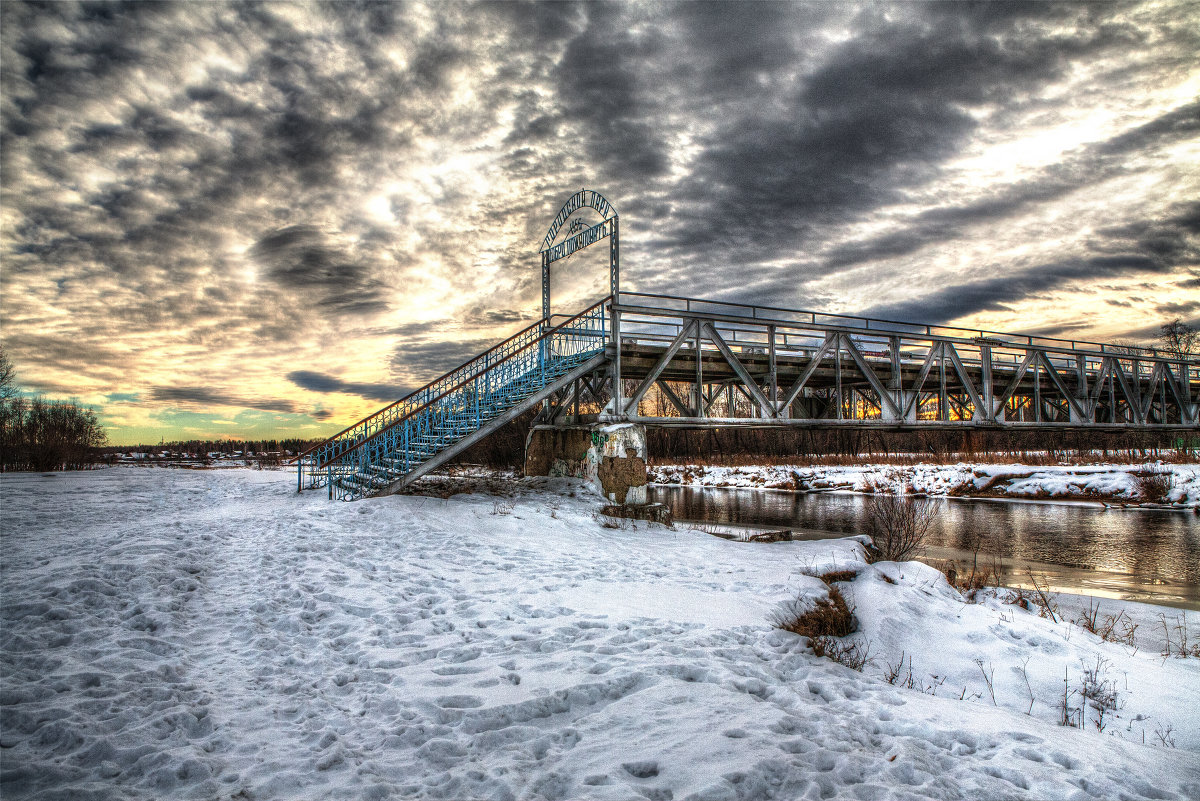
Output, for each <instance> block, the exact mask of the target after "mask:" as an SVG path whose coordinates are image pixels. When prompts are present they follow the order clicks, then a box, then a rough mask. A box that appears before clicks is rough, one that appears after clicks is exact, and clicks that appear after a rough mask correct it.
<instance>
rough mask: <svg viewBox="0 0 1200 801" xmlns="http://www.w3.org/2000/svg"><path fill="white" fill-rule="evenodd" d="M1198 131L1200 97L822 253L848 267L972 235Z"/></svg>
mask: <svg viewBox="0 0 1200 801" xmlns="http://www.w3.org/2000/svg"><path fill="white" fill-rule="evenodd" d="M1198 135H1200V102H1193V103H1188V104H1185V105H1183V106H1180V107H1179V108H1177V109H1173V110H1172V111H1170V112H1168V113H1167V114H1164V115H1163V116H1161V117H1159V118H1157V119H1155V120H1153V121H1151V122H1149V123H1146V124H1145V125H1141V126H1138V127H1137V128H1135V129H1134V130H1132V131H1129V132H1126V133H1124V134H1121V135H1119V136H1116V137H1113V138H1112V139H1110V140H1108V141H1105V142H1103V143H1100V144H1098V145H1092V146H1089V147H1086V148H1083V149H1081V151H1080V152H1078V153H1075V154H1073V155H1070V156H1068V157H1067V158H1066V159H1064V160H1063V161H1062V162H1061V163H1059V164H1056V165H1054V166H1053V167H1048V168H1046V169H1044V170H1042V171H1041V174H1040V175H1038V176H1037V177H1036V178H1033V179H1030V180H1027V181H1023V182H1020V183H1018V184H1015V185H1013V186H1009V187H1005V188H1004V189H1003V190H1002V191H1001V192H999V193H996V194H994V195H991V196H989V197H986V198H981V199H979V200H974V201H971V202H967V203H959V204H957V205H948V206H939V207H937V208H933V209H929V210H927V211H924V212H921V213H920V214H918V215H916V216H915V217H914V218H913V219H912V221H911V222H910V223H908V224H907V225H905V226H904V227H903V228H901V229H900V230H898V231H895V232H892V233H889V234H885V235H883V236H879V237H875V238H873V239H870V240H866V241H857V242H852V243H849V244H846V245H840V246H838V247H836V248H833V249H831V250H830V251H827V252H826V253H825V254H824V258H823V263H824V264H825V265H826V266H828V267H833V268H837V267H846V266H850V265H856V264H862V263H864V262H871V261H876V260H880V259H887V258H894V257H897V256H903V255H907V254H910V253H914V252H916V251H918V250H920V249H921V248H923V247H926V246H928V245H931V244H935V243H936V244H940V243H944V242H946V241H948V240H951V239H957V238H964V237H969V236H971V235H972V229H971V228H970V227H969V226H971V225H974V224H978V223H996V222H1003V221H1004V220H1006V219H1008V218H1011V217H1013V216H1014V215H1017V214H1019V213H1022V212H1024V211H1027V210H1028V209H1029V208H1030V207H1031V206H1036V205H1038V204H1045V203H1049V202H1051V201H1053V200H1055V199H1058V198H1061V197H1063V196H1064V195H1066V194H1068V193H1070V192H1074V191H1076V190H1079V189H1081V188H1083V187H1086V186H1088V185H1089V184H1096V183H1099V182H1101V181H1103V180H1106V179H1108V178H1111V177H1113V176H1114V175H1117V174H1119V173H1121V172H1125V171H1126V170H1127V169H1128V167H1127V164H1126V161H1125V159H1126V157H1128V156H1129V155H1130V154H1131V153H1138V152H1141V151H1144V150H1146V149H1151V148H1158V147H1162V146H1164V145H1172V144H1177V143H1180V142H1185V141H1188V140H1191V139H1195V138H1196V137H1197V136H1198Z"/></svg>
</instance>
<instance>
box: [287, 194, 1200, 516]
mask: <svg viewBox="0 0 1200 801" xmlns="http://www.w3.org/2000/svg"><path fill="white" fill-rule="evenodd" d="M589 195H590V196H591V197H589ZM581 196H582V199H581ZM572 205H573V206H574V207H573V208H572ZM585 207H586V208H594V209H596V210H597V212H599V213H602V215H603V216H604V219H603V220H602V222H601V223H600V224H598V225H596V226H593V227H592V228H590V229H587V230H584V231H582V232H581V233H574V232H575V231H578V230H579V226H578V225H576V226H572V227H571V228H570V229H568V232H567V236H568V238H567V239H566V240H565V241H563V242H560V243H558V244H554V239H555V237H554V234H555V233H556V231H557V230H558V229H559V228H561V227H564V226H563V223H564V222H565V220H566V219H567V218H568V217H570V216H571V213H573V212H574V211H575V210H577V209H579V208H585ZM610 211H611V207H610V206H609V204H608V203H607V201H605V200H604V199H603V198H602V197H600V196H599V194H598V193H595V192H588V190H582V191H581V192H580V193H577V195H576V196H574V197H573V198H572V200H571V201H568V204H567V205H565V206H564V207H563V211H562V212H560V213H559V217H558V218H556V220H555V225H554V226H552V227H551V233H550V234H548V235H547V238H546V240H545V242H544V243H543V244H544V247H543V251H542V258H543V262H542V267H543V317H542V319H541V320H539V321H538V322H536V323H534V324H533V325H531V326H529V327H528V328H525V329H524V330H522V331H520V332H518V333H517V334H515V335H513V336H512V337H510V338H508V339H506V340H504V341H503V342H501V343H499V344H498V345H496V346H495V347H493V348H491V349H489V350H487V351H485V352H484V353H481V354H480V355H478V356H476V357H475V358H474V359H471V360H470V361H468V362H467V363H465V364H463V365H461V366H460V367H458V368H457V369H455V370H452V371H450V372H448V373H446V374H445V375H443V376H441V377H440V378H438V379H436V380H435V381H432V382H431V383H429V384H427V385H426V386H424V387H422V388H421V389H419V390H417V391H416V392H413V393H412V394H410V395H408V396H407V397H405V398H402V399H401V400H399V401H396V402H395V403H393V404H391V405H390V406H387V407H385V408H383V409H381V410H380V411H378V412H376V413H375V414H373V415H370V416H368V417H366V418H364V419H362V420H360V421H358V422H357V423H355V424H354V425H352V426H350V427H348V428H346V429H344V430H343V431H341V432H339V433H337V434H335V435H334V436H333V437H330V438H329V439H328V440H326V441H325V442H323V443H321V444H319V445H317V446H315V447H313V448H312V449H310V450H308V451H306V452H305V453H303V454H301V456H300V457H298V458H297V460H296V467H297V482H298V488H299V489H310V488H318V487H327V488H328V492H329V495H330V497H332V498H339V499H343V500H353V499H356V498H362V497H366V496H369V495H377V494H384V493H387V492H395V491H398V490H399V489H402V488H403V487H404V486H406V485H407V484H408V483H410V482H412V481H414V480H416V479H417V478H420V477H421V476H423V475H425V474H426V473H428V472H429V471H431V470H433V469H434V468H436V467H437V466H439V465H441V464H443V463H445V462H446V461H448V460H450V459H453V458H454V457H455V456H457V455H458V454H459V453H461V452H462V451H463V450H465V449H466V448H468V447H469V446H470V445H472V444H474V443H475V442H477V441H479V440H480V439H482V438H483V437H486V436H487V435H488V434H490V433H492V432H494V431H496V430H497V429H498V428H500V427H501V426H502V425H504V424H505V423H507V422H509V421H511V420H513V419H515V418H517V417H518V416H520V415H522V414H525V413H526V412H528V411H530V410H533V409H538V413H537V417H536V419H535V422H536V423H540V424H543V425H551V426H565V425H578V424H585V423H611V422H625V421H628V422H634V423H641V424H644V425H647V426H660V427H663V426H674V427H688V428H708V427H726V426H753V427H766V426H788V427H800V428H875V429H890V430H908V431H912V430H921V429H930V428H939V429H955V428H974V429H992V430H1003V429H1043V430H1052V429H1098V430H1131V429H1132V430H1185V431H1197V430H1198V429H1200V425H1198V422H1200V419H1198V418H1200V361H1197V360H1196V359H1183V358H1178V357H1174V356H1171V355H1170V354H1166V353H1164V352H1162V351H1155V350H1150V349H1141V348H1133V347H1128V346H1115V345H1109V344H1103V343H1098V342H1083V341H1079V340H1063V339H1053V338H1048V337H1038V336H1028V335H1018V334H1005V333H998V332H993V331H977V330H970V329H964V328H954V327H948V326H930V325H917V324H910V323H902V322H896V321H889V320H877V319H872V318H867V317H855V316H848V315H836V314H824V313H820V312H808V311H796V310H790V309H782V308H773V307H766V306H747V305H742V304H737V303H726V302H721V301H713V300H703V299H696V298H683V297H675V296H668V295H650V294H644V293H637V292H622V291H620V288H619V281H618V269H617V268H618V255H617V236H618V222H617V217H616V215H615V213H612V216H611V217H610V216H609V213H610ZM572 234H574V235H573V236H572ZM604 237H609V238H610V240H611V247H610V254H611V265H612V282H611V283H612V289H613V293H612V294H611V295H609V296H608V297H606V298H604V299H603V300H601V301H599V302H598V303H596V304H594V305H592V306H590V307H589V308H587V309H584V310H583V311H581V312H579V313H578V314H574V315H571V316H566V315H560V314H551V313H550V298H549V272H548V271H549V264H550V263H551V262H552V261H554V260H555V259H556V258H561V257H563V256H565V255H569V253H570V252H573V251H574V250H575V249H577V247H581V246H586V245H587V244H591V243H593V242H595V241H597V240H598V239H600V238H604ZM581 243H582V244H581ZM555 254H560V255H555Z"/></svg>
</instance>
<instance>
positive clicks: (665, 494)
mask: <svg viewBox="0 0 1200 801" xmlns="http://www.w3.org/2000/svg"><path fill="white" fill-rule="evenodd" d="M650 500H651V501H657V502H660V503H665V504H666V505H667V506H669V507H670V509H671V513H672V514H673V515H674V516H675V519H676V520H683V521H693V522H706V523H728V524H734V525H751V526H767V527H772V528H791V529H796V530H803V531H804V532H805V533H807V534H809V535H810V536H813V537H818V538H819V537H841V536H845V535H847V534H861V533H865V532H866V530H867V529H866V525H865V519H866V517H865V514H866V513H865V510H866V503H867V500H868V498H867V497H866V496H863V495H850V494H840V493H838V494H831V493H809V494H800V493H793V492H780V491H772V490H750V489H715V488H701V487H666V486H659V485H652V486H651V487H650ZM931 502H932V503H935V504H937V505H938V507H939V509H938V512H939V514H938V516H937V520H936V521H935V522H934V525H933V528H932V529H931V530H930V534H929V540H928V543H929V546H930V547H929V550H928V553H927V555H926V560H927V561H929V560H931V559H933V560H936V559H944V558H957V559H960V560H961V559H972V558H973V557H974V555H975V552H976V551H977V550H978V551H979V553H980V557H979V558H980V560H981V562H982V561H983V560H985V559H987V560H989V561H990V559H991V557H990V555H991V554H999V555H1000V556H1001V557H1002V558H1003V559H1004V568H1005V571H1004V572H1005V573H1006V574H1007V575H1011V576H1013V577H1014V578H1013V580H1012V582H1011V583H1014V584H1020V583H1021V581H1020V580H1019V579H1020V577H1021V576H1024V575H1025V573H1026V570H1027V569H1028V568H1032V569H1033V570H1034V571H1035V572H1037V573H1039V574H1041V573H1044V574H1047V575H1048V576H1049V577H1050V579H1051V581H1052V583H1053V584H1054V585H1055V587H1056V588H1057V589H1061V590H1065V591H1069V592H1085V593H1092V594H1096V595H1108V596H1115V597H1123V598H1133V599H1137V600H1148V601H1154V602H1156V603H1171V604H1174V605H1180V606H1187V607H1189V608H1194V609H1200V517H1197V516H1196V515H1194V514H1191V513H1183V512H1178V511H1152V510H1136V511H1133V510H1129V511H1123V510H1117V509H1105V508H1103V507H1100V506H1096V505H1083V504H1065V503H1020V502H1005V501H984V500H976V501H969V500H963V499H957V498H944V499H932V500H931ZM1026 583H1027V582H1026Z"/></svg>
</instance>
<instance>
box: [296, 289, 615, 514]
mask: <svg viewBox="0 0 1200 801" xmlns="http://www.w3.org/2000/svg"><path fill="white" fill-rule="evenodd" d="M611 301H612V299H611V297H610V298H605V299H604V300H601V301H600V302H599V303H596V304H595V305H594V306H591V307H590V308H588V309H586V310H584V311H582V312H580V313H579V314H577V315H575V316H574V317H571V318H569V319H567V320H565V321H564V322H562V323H559V324H557V325H553V321H554V319H555V318H553V317H551V318H545V319H542V320H540V321H538V322H537V323H534V324H533V325H531V326H529V327H528V328H526V329H525V330H523V331H521V332H520V333H518V334H516V335H514V336H512V337H510V338H509V339H506V340H504V341H503V342H501V343H500V344H499V345H496V346H495V347H494V348H491V349H490V350H487V351H485V352H484V353H482V354H480V355H479V356H476V357H475V358H474V359H471V360H470V361H469V362H467V363H466V364H464V365H462V366H461V367H459V368H458V369H456V370H452V371H450V372H449V373H446V374H445V375H444V376H442V377H441V378H438V379H437V380H435V381H433V382H431V383H429V384H427V385H426V386H424V387H422V388H421V389H418V390H417V391H416V392H413V393H412V394H410V395H408V396H407V397H405V398H402V399H401V400H398V401H396V402H395V403H393V404H391V405H390V406H387V407H385V408H383V409H380V410H379V411H378V412H376V413H375V414H372V415H370V416H369V417H366V418H363V419H362V420H360V421H358V422H357V423H355V424H354V425H352V426H350V427H349V428H346V429H345V430H343V431H340V432H338V433H337V434H335V435H334V436H332V437H330V438H329V439H327V440H325V441H324V442H322V443H320V444H319V445H316V446H314V447H312V448H310V449H309V450H307V451H305V452H304V453H302V454H300V456H298V457H297V458H296V460H295V464H296V481H297V489H315V488H317V487H323V486H324V487H328V488H329V497H330V498H337V499H339V500H346V501H352V500H357V499H359V498H365V497H369V496H372V495H379V494H384V493H386V492H388V491H395V490H397V489H400V488H401V487H403V486H405V485H406V484H408V483H409V482H411V481H414V480H415V479H417V478H419V477H420V476H422V475H424V474H425V473H427V472H429V471H430V470H432V469H433V468H435V467H436V466H437V465H439V464H442V463H443V462H445V461H446V460H448V459H450V458H452V457H453V456H455V455H456V454H458V453H459V452H461V451H462V450H464V449H465V448H467V447H468V446H470V445H471V444H472V443H474V442H476V441H478V440H480V439H482V438H483V437H485V436H487V435H488V434H490V433H492V432H493V431H495V430H496V429H497V428H499V427H500V426H501V425H503V424H504V423H506V422H508V421H509V420H511V419H513V418H515V417H516V416H518V415H519V414H521V413H522V412H524V411H526V410H527V409H530V408H532V407H533V406H535V405H536V404H537V403H539V402H540V401H541V400H543V399H544V398H546V397H548V396H549V395H551V394H552V393H553V392H556V391H557V390H558V389H560V388H562V387H563V386H564V385H566V384H567V383H569V382H570V381H571V380H573V379H574V378H575V377H577V376H579V375H582V374H586V373H588V372H590V371H592V370H594V369H596V368H597V367H598V366H600V365H601V364H602V363H603V362H604V361H605V359H606V356H605V345H606V343H607V342H608V340H609V338H610V337H609V333H608V332H609V330H610V327H609V326H608V325H607V324H606V307H607V306H608V305H609V304H611Z"/></svg>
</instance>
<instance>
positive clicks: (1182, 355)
mask: <svg viewBox="0 0 1200 801" xmlns="http://www.w3.org/2000/svg"><path fill="white" fill-rule="evenodd" d="M1158 340H1159V342H1161V343H1162V349H1163V350H1165V351H1166V352H1167V353H1169V354H1171V355H1172V356H1174V357H1175V358H1176V359H1190V358H1192V356H1194V355H1195V354H1196V351H1197V350H1198V349H1200V347H1198V346H1200V331H1197V330H1196V329H1195V328H1194V327H1193V326H1190V325H1188V324H1187V323H1185V322H1183V321H1182V320H1180V319H1179V318H1175V319H1174V320H1172V321H1171V322H1169V323H1163V324H1162V326H1161V328H1160V329H1159V334H1158Z"/></svg>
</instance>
